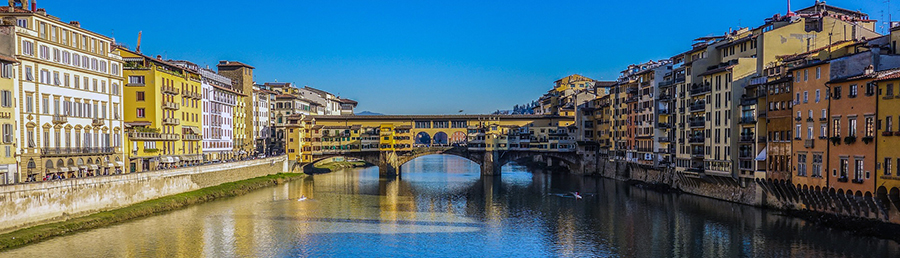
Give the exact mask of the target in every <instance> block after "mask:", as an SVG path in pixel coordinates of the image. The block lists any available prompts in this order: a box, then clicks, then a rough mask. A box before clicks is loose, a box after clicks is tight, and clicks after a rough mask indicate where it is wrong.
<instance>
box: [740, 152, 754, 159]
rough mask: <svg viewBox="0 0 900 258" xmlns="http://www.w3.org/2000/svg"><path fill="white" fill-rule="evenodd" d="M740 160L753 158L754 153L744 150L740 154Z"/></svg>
mask: <svg viewBox="0 0 900 258" xmlns="http://www.w3.org/2000/svg"><path fill="white" fill-rule="evenodd" d="M738 158H741V159H749V158H753V153H752V152H750V151H748V150H742V151H739V152H738Z"/></svg>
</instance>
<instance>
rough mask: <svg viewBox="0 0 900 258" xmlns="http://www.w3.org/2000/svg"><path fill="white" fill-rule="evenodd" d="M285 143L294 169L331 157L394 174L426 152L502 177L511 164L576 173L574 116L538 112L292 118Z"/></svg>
mask: <svg viewBox="0 0 900 258" xmlns="http://www.w3.org/2000/svg"><path fill="white" fill-rule="evenodd" d="M286 124H287V125H286V126H285V131H286V138H287V139H286V145H287V152H288V158H289V160H291V161H293V162H294V165H293V167H299V168H301V169H302V168H303V167H305V166H307V165H309V164H314V163H316V162H319V161H322V160H325V159H330V158H334V157H345V158H353V159H359V160H363V161H366V162H368V163H370V164H374V165H377V166H378V168H379V172H380V174H381V175H382V176H385V177H393V176H399V175H400V174H401V173H402V171H401V167H402V166H403V164H405V163H407V162H409V161H411V160H413V159H415V158H418V157H422V156H426V155H439V154H443V155H453V156H458V157H462V158H465V159H468V160H471V161H473V162H475V163H476V164H478V165H479V166H480V167H481V174H482V176H495V175H499V174H500V168H501V167H502V166H503V165H505V164H507V163H509V162H511V161H516V160H523V159H530V160H531V161H541V162H547V163H548V164H550V165H553V164H561V165H564V166H566V167H568V168H569V169H570V170H574V171H580V170H581V169H582V168H581V157H580V155H578V154H577V152H576V149H577V143H576V141H575V138H576V137H575V135H576V134H577V132H578V131H577V128H576V127H575V126H574V119H573V118H571V117H563V116H537V115H390V116H355V115H345V116H292V117H289V118H288V119H287V123H286Z"/></svg>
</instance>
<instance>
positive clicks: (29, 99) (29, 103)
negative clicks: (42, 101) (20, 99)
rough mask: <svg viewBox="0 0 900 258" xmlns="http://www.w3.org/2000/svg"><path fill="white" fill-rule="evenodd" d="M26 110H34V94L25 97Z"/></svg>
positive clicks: (30, 111)
mask: <svg viewBox="0 0 900 258" xmlns="http://www.w3.org/2000/svg"><path fill="white" fill-rule="evenodd" d="M25 112H28V113H32V112H34V96H32V95H28V96H26V97H25Z"/></svg>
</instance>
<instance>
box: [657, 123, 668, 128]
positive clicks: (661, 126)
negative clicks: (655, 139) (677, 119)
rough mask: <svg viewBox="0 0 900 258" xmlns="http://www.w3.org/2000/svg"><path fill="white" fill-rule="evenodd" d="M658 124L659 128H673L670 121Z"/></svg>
mask: <svg viewBox="0 0 900 258" xmlns="http://www.w3.org/2000/svg"><path fill="white" fill-rule="evenodd" d="M656 126H657V127H659V128H672V125H671V124H669V123H657V124H656Z"/></svg>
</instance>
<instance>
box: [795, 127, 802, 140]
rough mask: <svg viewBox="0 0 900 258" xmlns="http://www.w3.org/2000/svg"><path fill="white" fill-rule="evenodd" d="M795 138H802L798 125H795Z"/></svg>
mask: <svg viewBox="0 0 900 258" xmlns="http://www.w3.org/2000/svg"><path fill="white" fill-rule="evenodd" d="M795 137H797V139H800V138H803V136H802V135H801V133H800V125H799V124H798V125H797V135H796V136H795Z"/></svg>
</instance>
